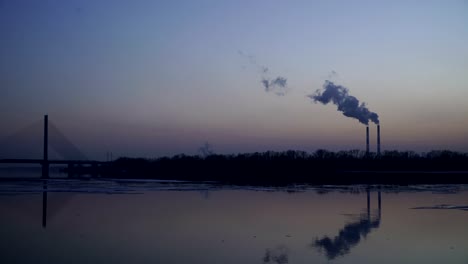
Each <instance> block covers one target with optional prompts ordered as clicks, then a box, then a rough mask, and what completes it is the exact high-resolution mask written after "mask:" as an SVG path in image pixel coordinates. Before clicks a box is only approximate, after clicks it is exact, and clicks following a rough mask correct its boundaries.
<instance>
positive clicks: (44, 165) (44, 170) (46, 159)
mask: <svg viewBox="0 0 468 264" xmlns="http://www.w3.org/2000/svg"><path fill="white" fill-rule="evenodd" d="M48 126H49V118H48V115H44V156H43V160H42V179H48V178H49V132H48Z"/></svg>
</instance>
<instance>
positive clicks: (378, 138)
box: [377, 125, 380, 155]
mask: <svg viewBox="0 0 468 264" xmlns="http://www.w3.org/2000/svg"><path fill="white" fill-rule="evenodd" d="M377 155H380V125H377Z"/></svg>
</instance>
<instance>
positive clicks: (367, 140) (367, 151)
mask: <svg viewBox="0 0 468 264" xmlns="http://www.w3.org/2000/svg"><path fill="white" fill-rule="evenodd" d="M366 154H369V126H366Z"/></svg>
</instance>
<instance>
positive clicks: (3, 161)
mask: <svg viewBox="0 0 468 264" xmlns="http://www.w3.org/2000/svg"><path fill="white" fill-rule="evenodd" d="M43 163H44V160H43V159H0V164H43ZM47 163H48V164H80V165H87V164H89V165H95V164H106V163H108V162H106V161H97V160H47Z"/></svg>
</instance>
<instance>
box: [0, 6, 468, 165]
mask: <svg viewBox="0 0 468 264" xmlns="http://www.w3.org/2000/svg"><path fill="white" fill-rule="evenodd" d="M467 14H468V1H104V0H101V1H32V0H31V1H21V0H20V1H13V0H2V1H0V39H1V41H0V58H2V59H1V60H0V89H1V91H2V96H1V97H0V116H1V118H2V120H3V123H4V124H6V125H5V128H2V131H1V132H0V136H2V137H5V136H7V135H9V134H11V133H14V132H15V131H16V130H18V129H20V128H21V127H23V126H27V125H28V124H30V123H32V122H35V121H38V120H39V119H41V118H42V115H43V114H45V113H48V114H49V115H50V119H51V120H53V122H54V123H55V124H56V125H57V126H58V127H60V128H61V129H62V131H63V132H64V134H66V135H67V136H68V137H69V138H70V140H71V141H73V142H75V143H76V145H78V146H79V147H80V148H81V149H82V151H83V152H84V153H87V154H88V155H89V156H90V157H95V158H105V153H106V152H107V151H112V152H114V153H115V154H114V155H130V156H146V157H155V156H161V155H173V154H176V153H182V152H184V153H188V154H194V153H196V151H197V149H198V148H199V147H200V146H201V145H203V144H204V142H209V143H210V144H211V145H212V146H213V149H214V151H215V152H218V153H236V152H250V151H264V150H269V149H273V150H286V149H301V150H307V151H313V150H315V149H317V148H327V149H332V150H338V149H352V148H359V149H363V148H364V142H365V138H364V129H365V128H364V126H363V125H362V124H360V123H359V122H358V121H357V120H355V119H351V118H347V117H344V116H343V115H341V113H339V112H338V111H336V107H335V106H333V105H325V106H324V105H321V104H314V103H313V102H312V101H311V100H310V99H309V98H308V97H307V95H309V94H312V93H314V92H315V90H317V89H320V88H321V87H322V85H323V83H324V81H325V80H326V79H328V78H329V77H331V80H332V81H333V82H335V83H337V84H340V85H344V86H346V87H347V88H349V90H350V94H351V95H353V96H356V97H357V98H358V99H360V100H361V101H364V102H366V103H367V106H368V107H369V108H370V109H371V110H372V111H374V112H377V113H378V114H379V115H380V120H381V123H382V148H383V149H401V150H404V149H412V150H416V151H426V150H429V149H441V148H443V149H453V150H460V151H468V139H466V138H467V137H466V135H467V134H468V103H467V101H466V98H467V95H468V74H467V73H468V26H467V25H468V16H467ZM239 51H241V52H242V54H244V55H249V56H252V57H254V58H255V61H256V63H257V64H256V65H255V64H253V63H251V60H249V59H248V58H247V56H241V55H240V53H239ZM259 65H262V66H265V67H268V69H269V71H268V76H267V77H269V78H275V77H277V76H282V77H285V78H287V92H286V94H285V95H284V96H277V95H276V94H275V93H272V92H266V91H265V89H264V87H263V86H262V84H261V80H262V77H265V76H264V74H262V73H261V71H260V69H259ZM332 71H335V72H336V73H337V74H336V75H333V76H330V73H331V72H332ZM373 131H374V127H373V126H372V125H371V136H372V137H374V136H375V135H374V134H375V133H373ZM373 147H375V146H373Z"/></svg>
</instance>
